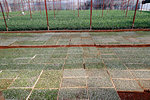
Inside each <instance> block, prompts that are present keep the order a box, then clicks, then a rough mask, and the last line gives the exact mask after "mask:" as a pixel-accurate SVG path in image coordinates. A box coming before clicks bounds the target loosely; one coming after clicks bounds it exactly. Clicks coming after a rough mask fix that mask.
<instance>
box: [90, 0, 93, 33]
mask: <svg viewBox="0 0 150 100" xmlns="http://www.w3.org/2000/svg"><path fill="white" fill-rule="evenodd" d="M92 4H93V0H91V9H90V30H91V29H92V7H93V5H92Z"/></svg>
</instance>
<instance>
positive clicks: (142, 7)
mask: <svg viewBox="0 0 150 100" xmlns="http://www.w3.org/2000/svg"><path fill="white" fill-rule="evenodd" d="M142 1H144V0H142ZM142 9H143V3H142V6H141V12H142Z"/></svg>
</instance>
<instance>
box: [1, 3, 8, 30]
mask: <svg viewBox="0 0 150 100" xmlns="http://www.w3.org/2000/svg"><path fill="white" fill-rule="evenodd" d="M0 7H1V11H2V14H3V19H4V22H5V26H6V30H7V31H8V26H7V23H6V19H5V15H4V10H3V7H2V4H1V2H0Z"/></svg>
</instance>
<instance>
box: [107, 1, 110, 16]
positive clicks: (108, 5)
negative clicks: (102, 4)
mask: <svg viewBox="0 0 150 100" xmlns="http://www.w3.org/2000/svg"><path fill="white" fill-rule="evenodd" d="M109 2H110V0H108V2H107V3H108V4H107V13H108V7H109Z"/></svg>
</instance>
